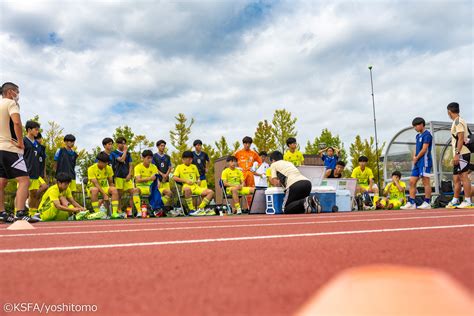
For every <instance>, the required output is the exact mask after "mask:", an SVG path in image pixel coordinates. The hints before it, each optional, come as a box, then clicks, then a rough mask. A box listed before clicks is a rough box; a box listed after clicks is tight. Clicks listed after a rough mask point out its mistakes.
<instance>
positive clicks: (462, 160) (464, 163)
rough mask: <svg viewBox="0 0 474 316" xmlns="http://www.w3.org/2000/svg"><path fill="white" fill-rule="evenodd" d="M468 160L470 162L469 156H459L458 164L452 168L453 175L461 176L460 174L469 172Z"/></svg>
mask: <svg viewBox="0 0 474 316" xmlns="http://www.w3.org/2000/svg"><path fill="white" fill-rule="evenodd" d="M470 160H471V154H464V155H461V156H459V164H458V165H456V166H454V168H453V174H454V175H457V174H461V173H464V172H467V171H469V169H470Z"/></svg>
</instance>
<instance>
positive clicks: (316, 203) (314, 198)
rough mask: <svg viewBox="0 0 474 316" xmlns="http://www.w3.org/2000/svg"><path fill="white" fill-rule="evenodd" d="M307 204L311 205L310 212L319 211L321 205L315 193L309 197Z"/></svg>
mask: <svg viewBox="0 0 474 316" xmlns="http://www.w3.org/2000/svg"><path fill="white" fill-rule="evenodd" d="M309 204H310V205H311V208H312V212H314V213H321V210H322V207H321V203H320V202H319V199H318V197H317V196H316V195H313V196H310V197H309Z"/></svg>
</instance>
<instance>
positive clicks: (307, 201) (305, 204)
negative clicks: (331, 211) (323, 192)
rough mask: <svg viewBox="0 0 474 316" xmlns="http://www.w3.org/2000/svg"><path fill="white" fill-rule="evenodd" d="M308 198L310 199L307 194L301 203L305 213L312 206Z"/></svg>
mask: <svg viewBox="0 0 474 316" xmlns="http://www.w3.org/2000/svg"><path fill="white" fill-rule="evenodd" d="M310 199H311V197H310V196H308V197H306V198H305V199H304V204H303V205H304V206H303V207H304V212H305V213H306V214H309V213H311V212H312V211H313V208H312V207H311V202H310Z"/></svg>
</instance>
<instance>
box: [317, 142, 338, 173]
mask: <svg viewBox="0 0 474 316" xmlns="http://www.w3.org/2000/svg"><path fill="white" fill-rule="evenodd" d="M319 154H320V155H321V159H322V160H323V162H324V166H325V167H326V170H334V169H336V164H337V162H338V161H339V149H338V148H336V147H327V148H324V149H322V150H320V151H319Z"/></svg>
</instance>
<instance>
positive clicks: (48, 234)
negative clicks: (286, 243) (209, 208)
mask: <svg viewBox="0 0 474 316" xmlns="http://www.w3.org/2000/svg"><path fill="white" fill-rule="evenodd" d="M456 217H474V214H473V215H450V216H422V217H421V216H420V217H397V218H373V219H352V220H335V221H311V222H288V223H267V224H262V223H259V224H242V225H215V226H183V227H164V228H137V229H116V230H91V231H73V232H51V233H27V234H9V235H0V238H2V237H39V236H58V235H87V234H111V233H112V234H113V233H133V232H152V231H177V230H194V229H195V230H206V229H227V228H247V227H269V226H287V225H288V226H289V225H315V224H341V223H356V222H383V221H400V220H405V221H407V220H408V221H410V220H419V219H423V220H424V219H438V218H456ZM223 224H224V223H223Z"/></svg>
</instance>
